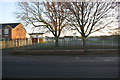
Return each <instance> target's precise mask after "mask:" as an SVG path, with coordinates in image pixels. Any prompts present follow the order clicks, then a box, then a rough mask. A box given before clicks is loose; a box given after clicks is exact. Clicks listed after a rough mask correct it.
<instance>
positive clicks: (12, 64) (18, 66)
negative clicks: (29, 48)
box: [2, 55, 118, 78]
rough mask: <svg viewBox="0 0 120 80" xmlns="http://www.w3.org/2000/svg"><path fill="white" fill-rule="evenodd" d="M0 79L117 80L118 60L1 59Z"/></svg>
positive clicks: (26, 57) (21, 57) (23, 57)
mask: <svg viewBox="0 0 120 80" xmlns="http://www.w3.org/2000/svg"><path fill="white" fill-rule="evenodd" d="M2 62H3V65H2V67H3V69H2V70H3V72H2V75H3V78H117V75H118V57H92V56H90V57H89V56H27V55H26V56H12V55H5V56H3V61H2Z"/></svg>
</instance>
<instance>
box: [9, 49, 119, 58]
mask: <svg viewBox="0 0 120 80" xmlns="http://www.w3.org/2000/svg"><path fill="white" fill-rule="evenodd" d="M11 54H12V55H44V56H45V55H48V56H53V55H54V56H76V55H91V56H118V51H117V50H104V49H103V50H92V51H88V52H87V53H84V52H83V51H74V50H70V51H65V50H63V51H62V50H53V51H49V50H16V51H14V52H13V53H11Z"/></svg>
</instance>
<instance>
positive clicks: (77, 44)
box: [0, 36, 120, 49]
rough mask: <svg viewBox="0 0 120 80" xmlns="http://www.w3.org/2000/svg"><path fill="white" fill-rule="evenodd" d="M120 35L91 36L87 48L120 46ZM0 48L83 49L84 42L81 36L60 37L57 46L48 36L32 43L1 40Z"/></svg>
mask: <svg viewBox="0 0 120 80" xmlns="http://www.w3.org/2000/svg"><path fill="white" fill-rule="evenodd" d="M119 40H120V39H119V37H118V36H117V37H114V36H113V37H97V38H96V37H90V38H87V41H86V45H87V48H91V49H93V48H118V43H119ZM0 44H2V45H0V48H2V49H3V48H12V47H13V48H14V47H15V48H19V49H51V48H53V49H56V48H62V49H64V48H69V49H82V48H83V43H82V39H81V38H64V37H63V38H59V46H58V47H55V39H54V38H47V39H45V42H42V43H40V42H38V43H32V39H29V40H27V39H26V40H9V41H0Z"/></svg>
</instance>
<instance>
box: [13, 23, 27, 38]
mask: <svg viewBox="0 0 120 80" xmlns="http://www.w3.org/2000/svg"><path fill="white" fill-rule="evenodd" d="M12 39H26V30H25V28H24V27H23V25H22V24H19V25H17V26H16V27H15V28H14V29H13V30H12Z"/></svg>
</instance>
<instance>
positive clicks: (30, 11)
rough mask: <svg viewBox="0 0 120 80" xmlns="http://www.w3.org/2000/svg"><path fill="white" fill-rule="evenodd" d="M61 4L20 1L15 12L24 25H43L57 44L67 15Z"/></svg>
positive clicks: (65, 23)
mask: <svg viewBox="0 0 120 80" xmlns="http://www.w3.org/2000/svg"><path fill="white" fill-rule="evenodd" d="M63 4H64V2H20V3H19V7H20V9H19V10H20V11H18V12H16V14H17V16H18V18H19V19H20V20H22V21H24V23H26V25H27V24H32V25H33V26H34V27H41V26H44V28H45V29H48V30H49V31H50V32H51V33H52V34H53V36H54V37H55V46H59V44H58V39H59V36H60V34H61V31H62V29H63V28H64V27H65V26H66V25H67V22H66V20H65V18H66V16H67V15H66V13H65V9H64V6H63ZM40 23H42V24H44V25H41V24H40Z"/></svg>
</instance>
